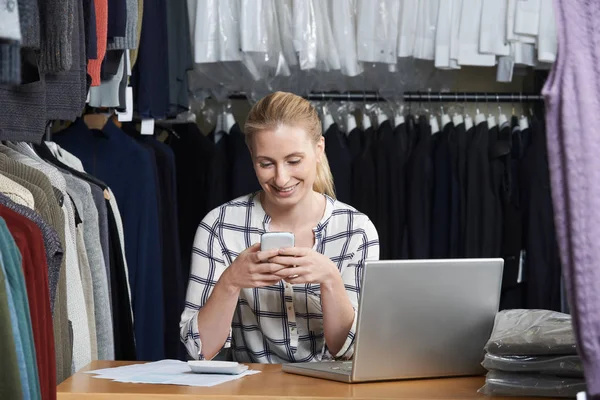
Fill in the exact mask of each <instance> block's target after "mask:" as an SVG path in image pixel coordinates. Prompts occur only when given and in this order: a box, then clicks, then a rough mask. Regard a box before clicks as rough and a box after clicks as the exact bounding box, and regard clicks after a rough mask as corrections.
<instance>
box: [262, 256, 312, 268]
mask: <svg viewBox="0 0 600 400" xmlns="http://www.w3.org/2000/svg"><path fill="white" fill-rule="evenodd" d="M269 261H270V262H273V263H277V264H281V265H287V266H290V267H295V266H300V265H306V264H307V263H308V260H307V259H306V257H290V256H275V257H272V258H270V259H269Z"/></svg>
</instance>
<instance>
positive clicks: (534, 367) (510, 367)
mask: <svg viewBox="0 0 600 400" xmlns="http://www.w3.org/2000/svg"><path fill="white" fill-rule="evenodd" d="M481 365H482V366H483V367H484V368H485V369H487V370H488V371H493V370H497V371H504V372H519V373H538V374H544V375H555V376H563V377H571V378H583V365H582V363H581V358H580V357H579V356H496V355H493V354H486V355H485V357H484V358H483V362H482V363H481Z"/></svg>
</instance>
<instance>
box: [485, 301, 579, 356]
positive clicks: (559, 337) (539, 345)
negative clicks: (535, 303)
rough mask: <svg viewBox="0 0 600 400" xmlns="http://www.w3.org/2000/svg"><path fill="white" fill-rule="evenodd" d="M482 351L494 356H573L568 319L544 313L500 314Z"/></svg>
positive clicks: (515, 312) (516, 312)
mask: <svg viewBox="0 0 600 400" xmlns="http://www.w3.org/2000/svg"><path fill="white" fill-rule="evenodd" d="M485 351H486V352H488V353H490V354H495V355H509V356H514V355H540V356H543V355H546V356H548V355H576V354H577V348H576V344H575V335H574V332H573V328H572V326H571V316H570V315H568V314H563V313H558V312H554V311H547V310H521V309H515V310H503V311H500V312H499V313H498V314H497V315H496V320H495V322H494V330H493V331H492V335H491V337H490V339H489V341H488V343H487V344H486V345H485Z"/></svg>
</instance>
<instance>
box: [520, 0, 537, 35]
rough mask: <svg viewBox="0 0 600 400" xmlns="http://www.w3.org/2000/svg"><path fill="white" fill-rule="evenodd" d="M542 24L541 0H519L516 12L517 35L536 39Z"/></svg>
mask: <svg viewBox="0 0 600 400" xmlns="http://www.w3.org/2000/svg"><path fill="white" fill-rule="evenodd" d="M539 22H540V0H519V1H517V7H516V10H515V33H516V34H519V35H527V36H533V37H536V36H537V34H538V29H539Z"/></svg>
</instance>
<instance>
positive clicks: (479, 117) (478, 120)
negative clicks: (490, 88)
mask: <svg viewBox="0 0 600 400" xmlns="http://www.w3.org/2000/svg"><path fill="white" fill-rule="evenodd" d="M484 121H485V115H484V114H482V113H481V112H479V102H478V101H477V95H475V125H479V124H480V123H482V122H484Z"/></svg>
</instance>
